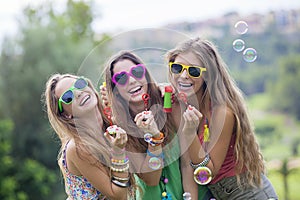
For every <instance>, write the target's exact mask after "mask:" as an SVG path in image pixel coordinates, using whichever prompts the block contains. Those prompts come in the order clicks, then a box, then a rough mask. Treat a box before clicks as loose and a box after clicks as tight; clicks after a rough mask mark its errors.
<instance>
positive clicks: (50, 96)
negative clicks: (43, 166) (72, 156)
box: [43, 74, 110, 166]
mask: <svg viewBox="0 0 300 200" xmlns="http://www.w3.org/2000/svg"><path fill="white" fill-rule="evenodd" d="M64 78H73V79H78V78H80V77H78V76H75V75H72V74H54V75H52V76H51V77H50V78H49V80H48V81H47V83H46V89H45V92H44V95H43V96H44V102H45V107H46V112H47V115H48V119H49V122H50V124H51V126H52V128H53V129H54V131H55V132H56V134H57V136H58V137H59V139H60V141H61V148H60V151H59V154H58V160H59V159H60V158H61V156H62V151H63V150H64V148H65V145H66V143H67V142H68V141H69V140H70V139H71V138H73V139H74V141H75V143H76V152H77V154H78V155H79V156H81V157H85V158H86V156H87V155H89V156H92V157H95V155H96V156H97V159H96V160H97V162H94V161H93V160H91V159H90V160H89V161H90V162H92V163H94V164H96V165H99V164H100V165H104V166H109V160H110V159H109V154H108V151H107V147H108V145H107V144H106V143H105V142H104V141H105V139H104V137H103V134H100V133H103V132H104V131H105V129H106V127H108V126H109V125H108V121H107V118H106V117H105V116H104V115H103V114H102V113H103V109H102V105H101V103H100V102H101V101H100V98H99V95H98V94H97V92H96V90H95V88H94V87H93V84H92V82H91V81H90V80H89V79H86V78H85V79H86V80H87V82H88V87H90V88H91V89H92V90H93V91H94V92H95V95H96V96H97V98H98V102H99V103H98V108H99V110H100V113H101V115H102V119H103V128H102V130H99V132H95V131H94V130H93V128H92V127H86V126H84V125H83V124H81V123H80V119H76V120H75V119H70V118H68V117H65V115H63V114H62V113H60V111H59V109H58V99H59V97H57V96H56V94H55V88H56V85H57V83H58V82H59V81H60V80H62V79H64Z"/></svg>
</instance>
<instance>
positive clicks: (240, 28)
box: [234, 21, 248, 35]
mask: <svg viewBox="0 0 300 200" xmlns="http://www.w3.org/2000/svg"><path fill="white" fill-rule="evenodd" d="M234 28H235V30H236V32H237V33H238V34H240V35H243V34H245V33H247V31H248V24H247V23H246V22H245V21H238V22H237V23H236V24H235V25H234Z"/></svg>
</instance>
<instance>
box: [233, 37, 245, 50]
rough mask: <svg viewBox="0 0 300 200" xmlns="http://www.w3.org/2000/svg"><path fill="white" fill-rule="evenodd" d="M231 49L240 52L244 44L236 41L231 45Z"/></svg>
mask: <svg viewBox="0 0 300 200" xmlns="http://www.w3.org/2000/svg"><path fill="white" fill-rule="evenodd" d="M232 47H233V49H234V50H235V51H236V52H241V51H243V50H244V48H245V42H244V40H241V39H236V40H234V41H233V43H232Z"/></svg>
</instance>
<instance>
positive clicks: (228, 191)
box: [208, 174, 278, 200]
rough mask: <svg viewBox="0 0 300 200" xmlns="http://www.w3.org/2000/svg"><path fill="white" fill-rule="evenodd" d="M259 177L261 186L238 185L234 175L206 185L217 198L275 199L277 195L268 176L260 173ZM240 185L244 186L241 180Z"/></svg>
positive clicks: (231, 199)
mask: <svg viewBox="0 0 300 200" xmlns="http://www.w3.org/2000/svg"><path fill="white" fill-rule="evenodd" d="M261 179H262V186H261V187H251V186H248V187H241V186H240V187H239V186H238V184H237V178H236V176H233V177H227V178H224V179H222V180H220V181H219V182H217V183H215V184H211V185H208V188H209V189H210V191H211V193H212V194H213V195H214V197H215V199H217V200H223V199H229V200H234V199H240V200H267V199H270V200H271V199H272V200H277V199H278V196H277V194H276V192H275V190H274V188H273V186H272V184H271V182H270V181H269V180H268V178H267V177H266V176H265V175H263V174H262V175H261ZM241 185H242V186H245V183H243V182H242V183H241Z"/></svg>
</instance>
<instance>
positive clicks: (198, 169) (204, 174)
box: [190, 154, 212, 185]
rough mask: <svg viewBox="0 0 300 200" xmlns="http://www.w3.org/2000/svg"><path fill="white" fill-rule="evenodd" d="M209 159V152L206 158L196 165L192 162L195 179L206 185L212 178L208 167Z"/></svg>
mask: <svg viewBox="0 0 300 200" xmlns="http://www.w3.org/2000/svg"><path fill="white" fill-rule="evenodd" d="M209 161H210V157H209V154H207V155H206V156H205V158H204V160H203V161H202V162H201V163H199V164H196V165H195V164H193V163H192V161H191V162H190V164H191V166H192V168H193V169H194V180H195V182H196V183H198V184H199V185H206V184H208V183H209V182H210V181H211V179H212V173H211V170H210V169H209V168H208V167H206V165H207V164H208V163H209Z"/></svg>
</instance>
